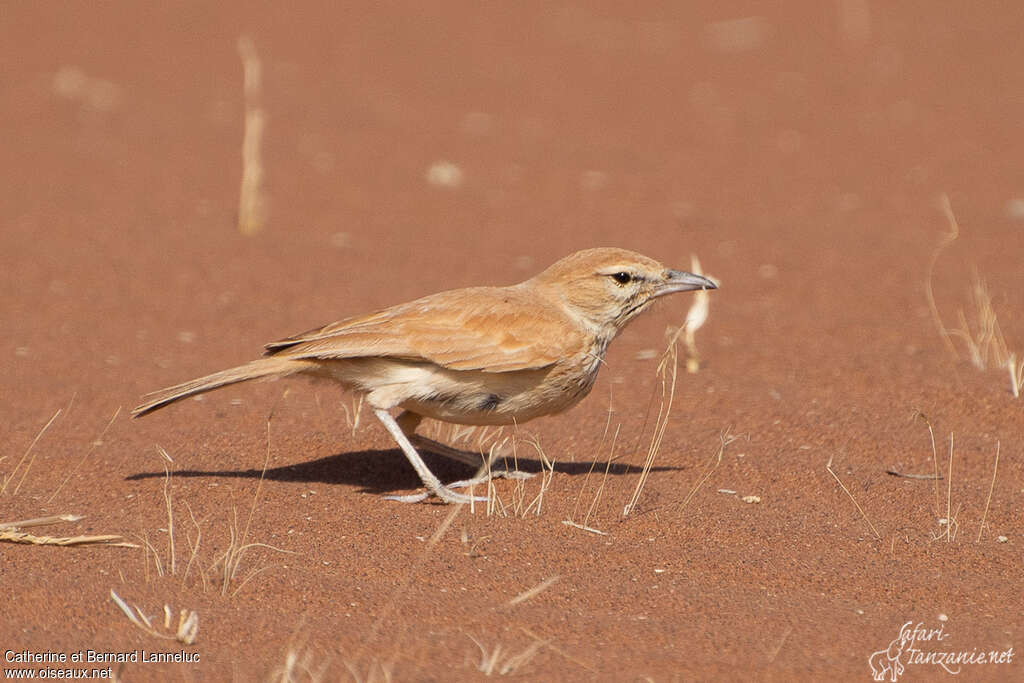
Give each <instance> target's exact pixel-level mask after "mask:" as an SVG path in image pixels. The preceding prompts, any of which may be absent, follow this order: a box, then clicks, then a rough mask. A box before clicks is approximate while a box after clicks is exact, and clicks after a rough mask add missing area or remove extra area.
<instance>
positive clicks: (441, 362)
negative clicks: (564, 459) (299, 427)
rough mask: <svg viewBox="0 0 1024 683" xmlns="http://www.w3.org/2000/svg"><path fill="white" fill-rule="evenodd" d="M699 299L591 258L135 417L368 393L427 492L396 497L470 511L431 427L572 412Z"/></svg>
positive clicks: (413, 308) (677, 283) (661, 278)
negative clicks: (603, 376) (650, 324)
mask: <svg viewBox="0 0 1024 683" xmlns="http://www.w3.org/2000/svg"><path fill="white" fill-rule="evenodd" d="M699 289H705V290H710V289H717V285H716V283H715V282H714V281H712V280H711V279H709V278H706V277H704V276H702V275H697V274H694V273H690V272H686V271H681V270H673V269H671V268H667V267H666V266H664V265H662V264H661V263H659V262H658V261H656V260H654V259H652V258H649V257H647V256H643V255H642V254H638V253H636V252H633V251H629V250H626V249H619V248H609V247H603V248H593V249H585V250H583V251H577V252H575V253H573V254H570V255H568V256H566V257H564V258H562V259H561V260H559V261H556V262H555V263H554V264H552V265H551V266H549V267H548V268H547V269H545V270H543V271H542V272H540V273H539V274H537V275H535V276H534V277H531V278H530V279H528V280H525V281H523V282H520V283H518V284H514V285H508V286H485V287H468V288H464V289H452V290H448V291H443V292H440V293H437V294H431V295H429V296H425V297H422V298H420V299H416V300H414V301H410V302H407V303H402V304H397V305H395V306H391V307H389V308H384V309H382V310H378V311H376V312H374V313H370V314H368V315H362V316H356V317H350V318H345V319H343V320H339V321H338V322H334V323H331V324H329V325H325V326H323V327H318V328H315V329H312V330H309V331H308V332H304V333H302V334H298V335H295V336H292V337H287V338H285V339H281V340H280V341H275V342H271V343H270V344H267V345H266V347H265V352H264V356H263V357H261V358H258V359H257V360H253V361H250V362H248V363H245V364H243V365H239V366H237V367H233V368H229V369H227V370H222V371H220V372H215V373H213V374H211V375H206V376H204V377H199V378H197V379H193V380H190V381H188V382H183V383H181V384H177V385H175V386H172V387H168V388H166V389H161V390H159V391H156V392H153V393H150V394H147V395H145V396H143V397H142V400H143V401H144V402H143V403H142V404H141V405H139V406H138V407H136V408H134V409H133V410H132V416H133V417H141V416H143V415H147V414H149V413H152V412H153V411H155V410H158V409H160V408H163V407H165V406H167V405H169V404H171V403H174V402H175V401H180V400H181V399H184V398H186V397H189V396H194V395H196V394H201V393H204V392H207V391H212V390H214V389H218V388H220V387H224V386H228V385H231V384H236V383H238V382H245V381H248V380H254V379H260V378H277V377H285V376H292V375H299V376H306V377H313V378H321V379H327V380H332V381H334V382H336V383H338V384H340V385H341V386H342V387H343V388H345V389H346V390H350V391H353V392H359V393H361V394H363V395H364V400H365V402H366V403H367V404H368V405H369V406H370V407H371V408H372V410H373V413H374V415H376V417H377V419H378V420H380V422H381V424H383V426H384V428H385V429H386V430H387V431H388V433H389V434H390V435H391V437H392V438H393V439H394V440H395V442H396V443H397V444H398V446H399V448H401V450H402V452H403V453H404V454H405V456H406V458H407V459H408V461H409V463H410V464H411V465H412V467H413V469H415V470H416V473H417V474H418V475H419V477H420V480H421V481H422V482H423V485H424V487H425V489H426V490H425V491H423V492H422V493H420V494H413V495H409V496H390V498H392V499H394V500H399V501H402V502H417V501H420V500H424V499H426V498H428V497H436V498H437V499H438V500H439V501H441V502H444V503H467V502H471V501H473V500H479V498H473V497H472V496H467V495H465V494H462V493H459V492H458V491H455V490H454V489H455V488H459V487H464V486H466V485H467V484H468V483H472V482H473V481H474V480H467V481H464V482H457V483H453V484H450V485H448V486H445V485H444V484H442V483H441V481H440V480H439V479H438V478H437V477H436V476H435V475H434V474H433V472H431V471H430V469H429V468H428V467H427V465H426V463H424V462H423V459H422V458H421V457H420V455H419V453H418V452H417V450H416V447H415V446H414V445H413V440H416V439H417V436H418V435H415V430H416V428H417V427H418V426H419V424H420V422H421V421H422V420H423V418H433V419H435V420H440V421H443V422H450V423H456V424H461V425H512V424H516V425H519V424H523V423H525V422H528V421H529V420H533V419H534V418H538V417H541V416H546V415H555V414H558V413H561V412H564V411H565V410H567V409H569V408H571V407H573V406H574V405H576V404H577V403H579V402H580V401H581V400H582V399H583V398H584V397H586V396H587V394H588V393H590V390H591V388H592V387H593V386H594V382H595V380H596V378H597V374H598V370H599V369H600V366H601V364H602V363H603V362H604V356H605V352H606V350H607V349H608V345H609V344H610V343H611V341H612V340H613V339H614V338H615V337H616V335H618V333H619V332H621V331H622V329H623V328H624V327H625V326H626V325H627V324H628V323H629V322H630V321H631V320H633V319H634V318H636V316H638V315H639V314H640V313H642V312H643V311H644V310H645V309H647V308H648V307H649V306H650V305H651V304H652V303H653V302H654V301H656V300H657V299H659V298H661V297H663V296H666V295H669V294H674V293H676V292H685V291H691V290H699ZM397 410H401V411H402V412H401V413H400V414H399V415H398V416H397V417H395V416H394V415H393V414H392V412H393V411H397ZM456 453H458V452H457V451H456ZM442 454H444V455H449V456H451V453H450V452H449V453H442ZM460 459H461V458H460Z"/></svg>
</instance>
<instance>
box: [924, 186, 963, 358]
mask: <svg viewBox="0 0 1024 683" xmlns="http://www.w3.org/2000/svg"><path fill="white" fill-rule="evenodd" d="M939 208H940V209H941V210H942V213H943V214H944V215H945V217H946V220H947V221H948V223H949V232H948V233H946V234H945V235H943V236H942V239H941V240H940V241H939V244H938V246H936V247H935V250H934V251H933V252H932V257H931V259H929V260H928V270H927V273H926V276H925V281H924V295H925V297H926V298H927V299H928V308H929V309H930V310H931V312H932V321H933V322H934V323H935V327H936V329H937V330H938V332H939V336H940V337H942V341H943V342H944V343H945V344H946V349H947V350H948V351H949V352H950V353H952V354H953V355H954V356H956V357H958V358H959V354H957V352H956V347H955V346H953V341H952V339H950V335H949V331H948V330H947V329H946V326H945V325H944V324H943V323H942V316H940V315H939V307H938V306H937V305H936V304H935V293H934V291H933V289H932V281H933V280H934V275H935V264H936V263H937V262H938V260H939V255H940V254H942V252H943V251H945V249H946V247H948V246H949V245H950V244H952V243H953V242H954V241H956V238H957V237H959V236H960V224H959V223H958V222H957V220H956V216H955V215H954V214H953V207H952V205H951V204H950V203H949V195H946V194H944V195H942V196H941V197H940V198H939Z"/></svg>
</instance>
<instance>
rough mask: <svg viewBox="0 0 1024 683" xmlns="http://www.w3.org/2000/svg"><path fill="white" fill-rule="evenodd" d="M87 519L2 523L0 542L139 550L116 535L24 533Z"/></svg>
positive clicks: (67, 516)
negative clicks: (29, 530)
mask: <svg viewBox="0 0 1024 683" xmlns="http://www.w3.org/2000/svg"><path fill="white" fill-rule="evenodd" d="M81 519H85V518H84V517H83V516H82V515H71V514H65V515H51V516H49V517H36V518H35V519H22V520H18V521H15V522H0V541H6V542H8V543H24V544H27V545H60V546H70V545H106V546H114V547H118V548H138V547H139V546H137V545H135V544H134V543H128V542H126V541H125V540H124V537H123V536H118V535H116V534H103V535H98V536H36V535H34V534H30V533H27V532H25V531H22V529H30V528H32V527H39V526H49V525H51V524H60V523H61V522H77V521H79V520H81Z"/></svg>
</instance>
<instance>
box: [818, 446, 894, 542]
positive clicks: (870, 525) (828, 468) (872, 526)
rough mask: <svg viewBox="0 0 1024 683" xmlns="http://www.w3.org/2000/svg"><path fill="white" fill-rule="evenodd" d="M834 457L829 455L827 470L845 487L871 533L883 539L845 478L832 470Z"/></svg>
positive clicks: (845, 491) (846, 492)
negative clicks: (851, 491) (847, 485)
mask: <svg viewBox="0 0 1024 683" xmlns="http://www.w3.org/2000/svg"><path fill="white" fill-rule="evenodd" d="M832 457H834V456H830V457H829V459H828V463H827V464H826V465H825V470H826V471H828V473H829V474H831V475H832V477H833V478H834V479H835V480H836V482H837V483H838V484H839V486H840V488H842V489H843V492H844V493H845V494H846V495H847V496H849V497H850V500H852V501H853V504H854V505H855V506H856V507H857V512H859V513H860V516H861V517H863V518H864V521H865V522H867V523H868V526H869V527H871V533H873V534H874V535H875V538H877V539H881V538H882V535H881V534H880V533H878V529H876V528H875V525H874V524H872V523H871V520H870V519H868V516H867V515H866V514H865V513H864V508H862V507H861V506H860V503H858V502H857V499H856V498H854V497H853V494H852V493H850V489H848V488H846V484H844V483H843V480H842V479H840V478H839V475H838V474H836V473H835V472H834V471H833V470H832Z"/></svg>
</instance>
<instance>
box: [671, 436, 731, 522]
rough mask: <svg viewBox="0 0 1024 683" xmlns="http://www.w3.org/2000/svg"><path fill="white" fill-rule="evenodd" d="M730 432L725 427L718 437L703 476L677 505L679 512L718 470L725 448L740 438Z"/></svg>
mask: <svg viewBox="0 0 1024 683" xmlns="http://www.w3.org/2000/svg"><path fill="white" fill-rule="evenodd" d="M730 432H731V427H726V429H725V431H724V432H722V433H721V434H719V435H718V450H717V451H715V454H714V455H713V456H711V461H710V462H708V464H707V466H706V467H705V468H704V474H702V475H701V477H700V479H698V480H697V481H696V482H695V483H694V485H693V488H691V489H690V492H689V493H687V494H686V497H685V498H683V502H682V503H680V505H679V509H680V510H683V509H685V508H686V506H687V505H689V504H690V501H691V500H692V499H693V497H694V495H696V493H697V491H699V490H700V488H701V487H702V486H704V483H705V482H706V481H707V480H708V479H710V478H711V475H712V474H714V472H715V470H717V469H718V466H719V465H721V464H722V456H723V455H724V454H725V448H726V446H728V445H729V444H731V443H732V442H733V441H735V440H736V439H738V438H740V437H739V436H738V435H734V434H731V433H730Z"/></svg>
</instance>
